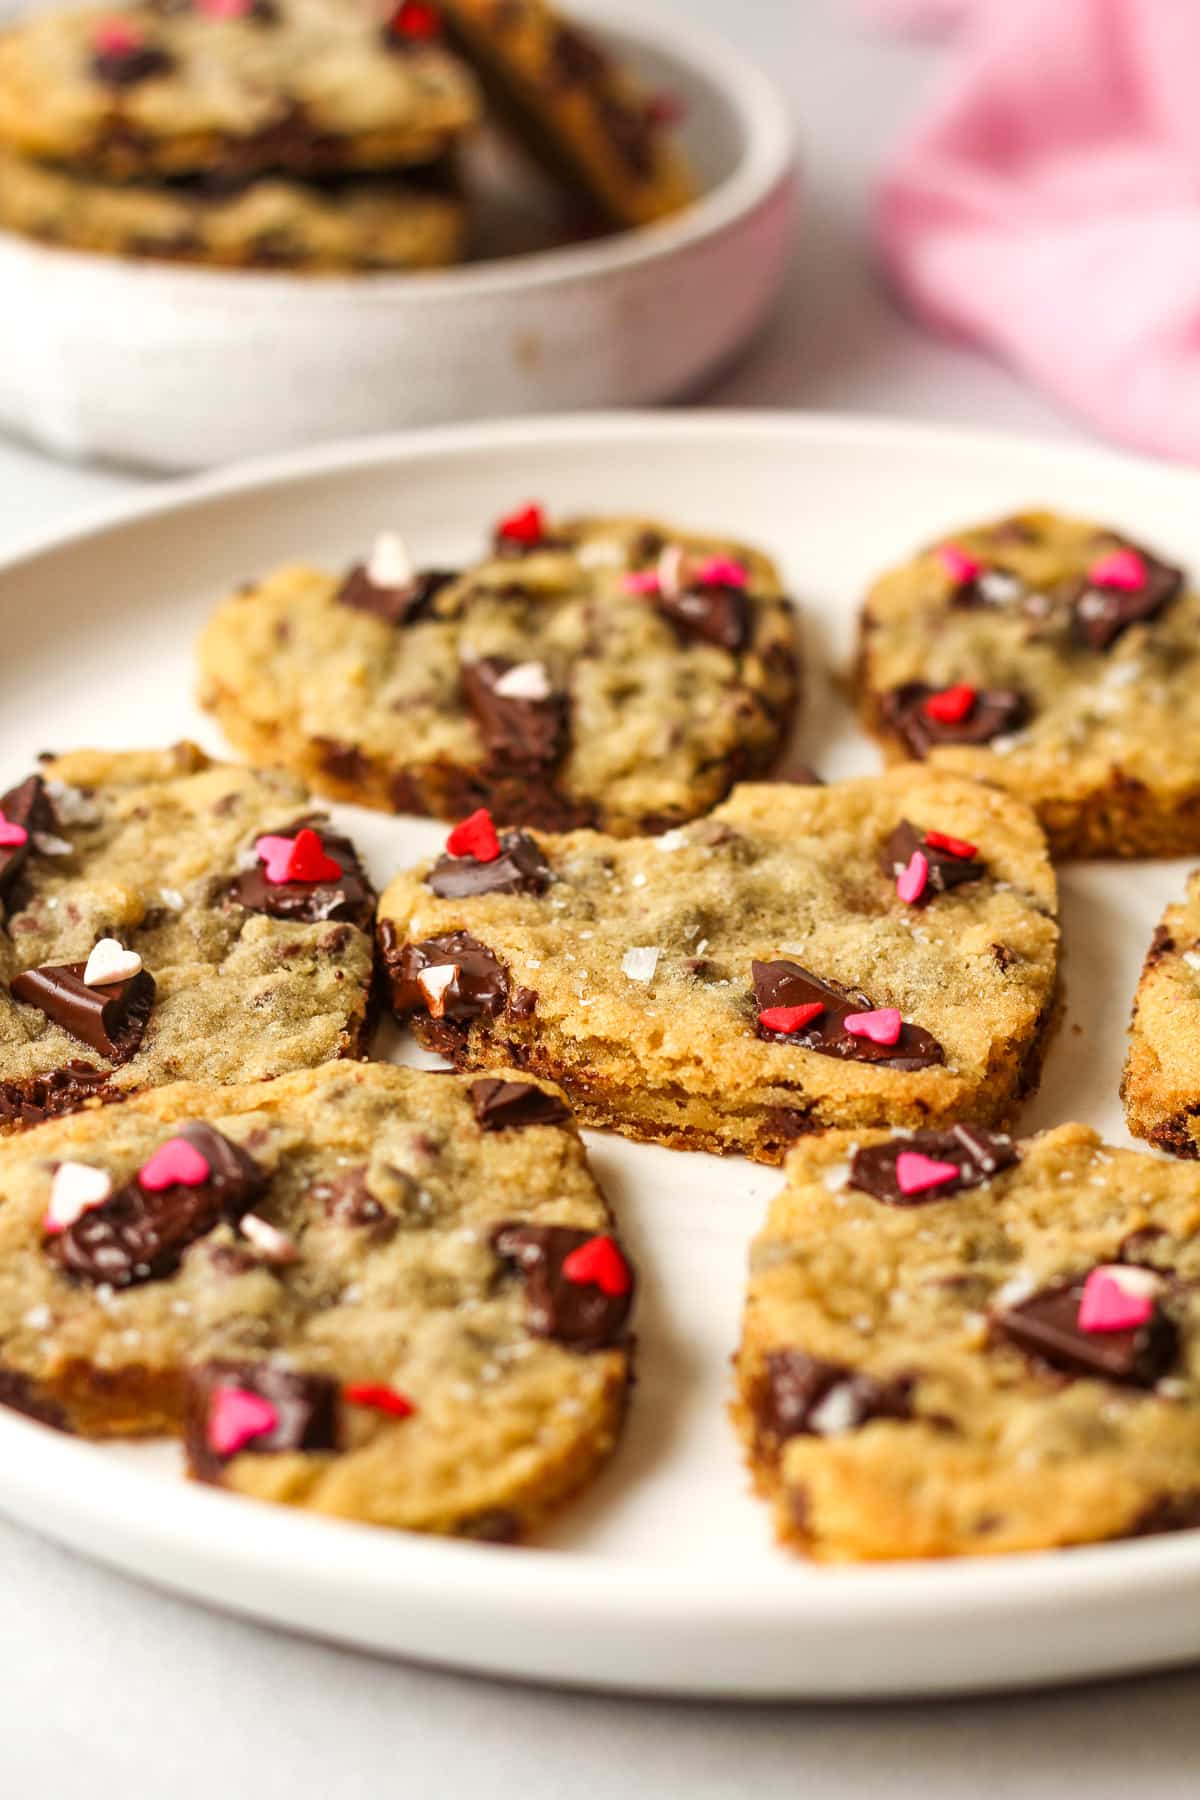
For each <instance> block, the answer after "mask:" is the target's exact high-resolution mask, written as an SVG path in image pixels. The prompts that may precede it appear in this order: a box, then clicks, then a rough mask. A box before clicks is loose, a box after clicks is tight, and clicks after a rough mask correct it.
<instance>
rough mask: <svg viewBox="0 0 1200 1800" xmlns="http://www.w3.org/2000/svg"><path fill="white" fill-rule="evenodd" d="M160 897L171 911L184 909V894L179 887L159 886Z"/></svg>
mask: <svg viewBox="0 0 1200 1800" xmlns="http://www.w3.org/2000/svg"><path fill="white" fill-rule="evenodd" d="M158 897H159V899H160V900H161V901H162V903H163V905H164V906H165V907H167V908H168V909H169V910H170V911H171V912H182V911H183V895H182V894H181V893H180V891H179V889H178V888H159V890H158Z"/></svg>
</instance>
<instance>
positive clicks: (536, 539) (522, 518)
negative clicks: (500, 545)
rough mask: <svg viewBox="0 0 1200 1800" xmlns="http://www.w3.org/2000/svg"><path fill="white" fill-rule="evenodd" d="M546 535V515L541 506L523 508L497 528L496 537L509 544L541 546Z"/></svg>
mask: <svg viewBox="0 0 1200 1800" xmlns="http://www.w3.org/2000/svg"><path fill="white" fill-rule="evenodd" d="M545 535H546V515H545V513H544V512H543V511H542V509H541V507H540V506H532V505H531V506H522V507H520V508H519V509H518V510H517V511H516V512H511V513H509V515H508V517H507V518H504V519H501V521H500V523H499V524H498V525H497V527H496V536H497V537H498V538H502V539H503V540H504V541H505V542H506V543H509V544H540V543H541V541H542V539H543V538H544V537H545Z"/></svg>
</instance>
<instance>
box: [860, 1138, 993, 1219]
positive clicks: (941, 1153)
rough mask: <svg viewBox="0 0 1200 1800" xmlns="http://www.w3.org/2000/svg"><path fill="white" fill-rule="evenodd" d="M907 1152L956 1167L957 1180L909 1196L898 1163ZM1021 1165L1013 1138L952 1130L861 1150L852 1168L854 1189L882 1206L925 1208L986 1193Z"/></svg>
mask: <svg viewBox="0 0 1200 1800" xmlns="http://www.w3.org/2000/svg"><path fill="white" fill-rule="evenodd" d="M905 1151H908V1152H910V1153H912V1154H915V1155H918V1156H927V1157H928V1158H929V1160H930V1162H941V1163H954V1164H955V1165H956V1166H957V1168H958V1174H957V1176H956V1177H955V1178H954V1180H952V1181H943V1182H940V1183H939V1184H938V1186H937V1187H931V1188H925V1189H923V1190H922V1191H921V1192H920V1193H917V1194H906V1193H904V1192H903V1190H902V1189H901V1187H900V1183H899V1181H898V1180H897V1178H896V1163H897V1161H898V1160H899V1158H900V1157H901V1156H902V1155H903V1154H904V1152H905ZM1019 1161H1020V1152H1019V1151H1018V1149H1017V1147H1016V1145H1015V1144H1014V1143H1013V1142H1012V1141H1011V1140H1010V1139H1009V1138H1003V1137H996V1136H995V1135H994V1133H992V1132H990V1131H981V1130H980V1129H979V1128H978V1127H976V1126H974V1125H952V1126H951V1127H950V1129H949V1131H914V1132H911V1133H910V1134H909V1135H908V1136H907V1137H894V1138H889V1139H888V1140H887V1142H886V1143H882V1144H870V1145H868V1146H867V1147H866V1148H865V1149H862V1150H857V1151H856V1152H855V1154H854V1158H853V1161H852V1162H851V1164H850V1186H851V1187H853V1188H858V1189H859V1190H860V1191H861V1192H862V1193H864V1194H870V1195H871V1196H872V1197H873V1198H874V1199H876V1200H882V1201H883V1203H884V1205H885V1206H925V1205H927V1204H928V1203H929V1202H930V1201H933V1200H946V1199H948V1198H949V1196H950V1195H951V1194H961V1193H962V1192H963V1190H964V1189H965V1188H973V1187H981V1186H982V1185H983V1183H984V1182H985V1181H990V1180H991V1179H992V1176H993V1175H998V1174H999V1173H1000V1171H1001V1170H1002V1169H1011V1168H1012V1167H1013V1165H1014V1163H1017V1162H1019Z"/></svg>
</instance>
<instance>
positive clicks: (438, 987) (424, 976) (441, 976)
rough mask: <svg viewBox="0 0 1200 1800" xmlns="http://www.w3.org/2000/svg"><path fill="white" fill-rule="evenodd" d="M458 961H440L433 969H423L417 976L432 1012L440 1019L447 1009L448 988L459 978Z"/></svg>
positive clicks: (418, 984)
mask: <svg viewBox="0 0 1200 1800" xmlns="http://www.w3.org/2000/svg"><path fill="white" fill-rule="evenodd" d="M458 975H459V968H458V964H457V963H438V964H437V965H436V966H435V967H434V968H432V969H422V970H421V973H420V974H419V975H418V976H417V986H418V987H419V988H420V990H421V992H422V993H423V994H424V996H425V1000H426V1003H427V1004H428V1007H429V1010H430V1012H431V1013H432V1014H433V1016H434V1018H435V1019H440V1018H442V1017H443V1016H444V1014H445V1011H446V990H447V989H448V988H450V987H452V986H453V984H454V983H455V982H456V981H457V980H458Z"/></svg>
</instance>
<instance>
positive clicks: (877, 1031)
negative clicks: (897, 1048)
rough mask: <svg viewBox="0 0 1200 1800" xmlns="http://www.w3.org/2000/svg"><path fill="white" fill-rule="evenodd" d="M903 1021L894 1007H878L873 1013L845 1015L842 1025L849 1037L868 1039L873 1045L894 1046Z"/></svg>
mask: <svg viewBox="0 0 1200 1800" xmlns="http://www.w3.org/2000/svg"><path fill="white" fill-rule="evenodd" d="M902 1024H903V1020H902V1019H901V1017H900V1014H899V1013H898V1012H897V1010H896V1008H895V1007H894V1006H878V1007H876V1009H875V1011H874V1012H865V1013H847V1015H846V1017H845V1018H844V1019H843V1020H842V1025H843V1026H844V1028H845V1029H846V1030H847V1031H848V1032H849V1033H850V1036H851V1037H863V1038H870V1040H871V1042H872V1043H873V1044H895V1043H897V1042H898V1041H899V1038H900V1027H901V1025H902Z"/></svg>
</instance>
